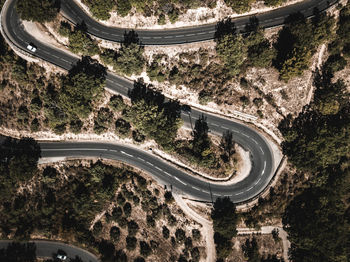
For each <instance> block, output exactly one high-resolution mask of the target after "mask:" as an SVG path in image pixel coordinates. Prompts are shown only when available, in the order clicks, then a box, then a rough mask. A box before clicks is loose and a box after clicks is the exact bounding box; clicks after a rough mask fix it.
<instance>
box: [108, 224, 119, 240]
mask: <svg viewBox="0 0 350 262" xmlns="http://www.w3.org/2000/svg"><path fill="white" fill-rule="evenodd" d="M109 236H110V237H111V240H113V242H118V241H119V239H120V229H119V228H118V227H116V226H114V227H111V229H110V231H109Z"/></svg>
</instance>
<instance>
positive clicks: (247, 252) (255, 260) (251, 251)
mask: <svg viewBox="0 0 350 262" xmlns="http://www.w3.org/2000/svg"><path fill="white" fill-rule="evenodd" d="M242 250H243V254H244V256H245V257H246V258H247V260H248V261H249V262H260V254H259V247H258V242H256V238H255V237H253V238H252V239H251V240H250V239H247V240H246V241H245V243H244V244H243V245H242Z"/></svg>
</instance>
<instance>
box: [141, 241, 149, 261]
mask: <svg viewBox="0 0 350 262" xmlns="http://www.w3.org/2000/svg"><path fill="white" fill-rule="evenodd" d="M140 253H141V255H142V256H144V257H148V256H149V255H150V254H151V253H152V249H151V247H150V246H149V245H148V244H147V243H146V242H145V241H140Z"/></svg>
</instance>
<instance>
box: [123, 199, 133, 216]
mask: <svg viewBox="0 0 350 262" xmlns="http://www.w3.org/2000/svg"><path fill="white" fill-rule="evenodd" d="M123 210H124V214H125V216H127V217H130V216H131V205H130V203H129V202H126V203H125V205H124V207H123Z"/></svg>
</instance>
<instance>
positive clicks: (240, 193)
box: [235, 192, 244, 196]
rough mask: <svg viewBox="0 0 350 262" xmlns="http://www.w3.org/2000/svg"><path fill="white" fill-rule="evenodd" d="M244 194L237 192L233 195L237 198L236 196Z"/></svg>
mask: <svg viewBox="0 0 350 262" xmlns="http://www.w3.org/2000/svg"><path fill="white" fill-rule="evenodd" d="M243 193H244V192H239V193H237V194H235V196H238V195H242V194H243Z"/></svg>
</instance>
